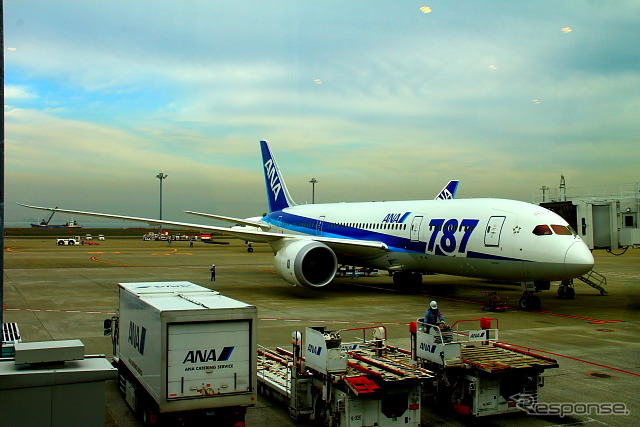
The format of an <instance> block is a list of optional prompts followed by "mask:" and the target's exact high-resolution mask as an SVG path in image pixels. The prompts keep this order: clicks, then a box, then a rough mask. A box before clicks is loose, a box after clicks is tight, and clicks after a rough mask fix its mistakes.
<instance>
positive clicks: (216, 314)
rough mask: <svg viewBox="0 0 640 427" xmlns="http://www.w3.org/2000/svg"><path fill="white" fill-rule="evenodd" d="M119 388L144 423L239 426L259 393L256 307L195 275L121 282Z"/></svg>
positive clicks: (111, 324) (111, 328) (115, 324)
mask: <svg viewBox="0 0 640 427" xmlns="http://www.w3.org/2000/svg"><path fill="white" fill-rule="evenodd" d="M119 292H120V308H119V312H118V315H117V316H115V317H114V318H112V319H108V320H107V321H106V322H105V328H106V332H111V333H112V336H113V340H114V352H115V355H114V356H115V358H114V364H115V365H116V366H117V368H118V370H119V377H120V388H121V391H122V392H123V394H124V396H125V399H126V401H127V403H128V404H129V406H131V408H132V409H133V410H134V412H136V413H138V414H140V415H141V417H142V418H143V420H144V421H145V422H146V423H149V424H154V423H157V422H163V423H169V424H176V423H178V422H180V421H184V420H187V419H189V418H191V419H205V418H213V419H215V423H216V425H234V426H239V425H243V423H244V414H245V412H246V408H247V407H248V406H252V405H254V403H255V399H256V368H255V367H256V343H255V332H256V318H257V317H256V315H257V313H256V307H254V306H252V305H249V304H246V303H243V302H241V301H237V300H234V299H231V298H228V297H225V296H223V295H220V293H219V292H215V291H212V290H210V289H207V288H204V287H201V286H198V285H195V284H193V283H190V282H141V283H120V284H119Z"/></svg>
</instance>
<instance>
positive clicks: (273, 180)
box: [264, 159, 282, 200]
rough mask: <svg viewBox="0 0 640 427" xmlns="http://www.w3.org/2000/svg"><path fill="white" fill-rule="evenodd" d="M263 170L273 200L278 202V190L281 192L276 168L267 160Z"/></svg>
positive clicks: (271, 161)
mask: <svg viewBox="0 0 640 427" xmlns="http://www.w3.org/2000/svg"><path fill="white" fill-rule="evenodd" d="M264 168H265V173H266V174H267V181H268V182H269V186H270V187H271V192H272V193H273V200H278V196H279V195H280V190H282V184H280V179H279V178H278V174H277V173H276V168H275V166H274V165H273V160H271V159H269V160H267V162H266V163H265V164H264Z"/></svg>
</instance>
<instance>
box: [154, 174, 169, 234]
mask: <svg viewBox="0 0 640 427" xmlns="http://www.w3.org/2000/svg"><path fill="white" fill-rule="evenodd" d="M167 176H168V175H165V174H163V173H162V172H160V173H159V174H158V175H156V178H158V179H159V180H160V219H162V181H163V180H165V179H167ZM160 233H162V224H160Z"/></svg>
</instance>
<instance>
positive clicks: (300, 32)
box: [4, 0, 640, 223]
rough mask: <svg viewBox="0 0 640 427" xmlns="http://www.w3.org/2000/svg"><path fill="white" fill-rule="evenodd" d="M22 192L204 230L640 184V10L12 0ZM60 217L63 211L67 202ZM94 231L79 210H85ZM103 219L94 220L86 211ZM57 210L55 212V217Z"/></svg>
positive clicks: (591, 5)
mask: <svg viewBox="0 0 640 427" xmlns="http://www.w3.org/2000/svg"><path fill="white" fill-rule="evenodd" d="M4 15H5V16H4V31H5V34H4V37H5V40H4V47H5V52H4V55H5V105H4V112H5V221H7V222H9V221H29V220H34V219H35V218H39V217H42V213H41V212H38V211H32V210H29V209H26V208H23V207H20V206H17V205H16V204H15V203H14V202H23V203H28V204H34V205H38V206H59V207H61V208H66V209H73V210H82V211H96V212H106V213H115V214H123V215H131V216H138V217H154V218H157V217H158V215H159V188H160V180H159V179H158V178H156V176H157V175H158V174H159V173H160V172H162V173H164V174H165V175H167V178H166V179H165V180H163V181H162V186H163V218H164V219H173V220H178V221H189V222H202V221H205V222H206V221H207V220H206V219H202V218H197V217H193V216H189V215H186V214H184V213H183V211H184V210H194V211H200V212H209V213H218V214H221V215H229V216H236V217H250V216H256V215H261V214H262V213H263V212H265V211H266V196H265V186H264V182H263V175H262V164H261V163H262V162H261V158H260V150H259V141H260V140H267V141H269V143H270V146H271V149H272V151H273V153H274V155H275V156H276V160H277V162H278V165H279V167H280V170H281V172H282V175H283V177H284V179H285V181H286V183H287V186H288V187H289V190H290V193H291V195H292V197H293V199H294V200H295V201H296V202H298V203H309V202H311V197H312V196H311V193H312V186H311V184H310V183H309V181H310V180H311V179H312V178H316V180H317V181H318V183H317V184H316V185H315V201H316V202H317V203H325V202H356V201H371V200H409V199H431V198H433V197H434V196H435V195H436V194H437V192H438V191H439V190H440V189H441V188H442V187H443V186H444V184H445V183H446V182H447V181H448V180H449V179H460V180H461V184H460V187H459V189H458V195H457V197H460V198H473V197H499V198H510V199H517V200H523V201H527V202H531V201H533V200H534V197H536V196H538V194H541V191H540V187H541V186H543V185H545V186H549V187H552V188H556V187H558V185H559V181H560V175H564V176H565V178H566V181H567V187H568V189H569V192H570V191H571V189H572V188H574V187H580V188H586V187H603V186H617V185H622V184H628V183H635V182H639V181H640V168H639V167H638V165H639V161H640V140H639V139H640V117H639V114H640V113H639V112H640V49H638V45H639V44H640V25H638V24H639V23H640V2H638V1H631V0H629V1H623V0H614V1H607V2H602V1H595V0H565V1H557V0H549V1H545V0H535V1H534V0H519V1H508V0H503V1H492V0H487V1H471V0H459V1H450V0H447V1H445V0H433V1H413V0H402V1H390V0H389V1H380V0H369V1H360V0H353V1H344V0H341V1H337V0H325V1H321V2H311V1H302V0H298V1H291V0H289V1H277V0H273V1H255V0H254V1H242V0H240V1H238V0H234V1H221V0H214V1H180V2H176V1H164V0H154V1H145V0H138V1H121V0H110V1H65V0H57V1H55V2H52V1H50V0H47V1H36V0H5V2H4ZM57 218H58V220H59V221H60V220H62V219H66V218H68V216H66V217H65V216H64V215H60V216H58V217H57ZM76 219H78V220H79V222H80V223H82V221H83V219H82V218H76ZM94 221H95V220H94ZM54 222H55V221H54Z"/></svg>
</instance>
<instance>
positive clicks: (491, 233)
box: [484, 216, 507, 246]
mask: <svg viewBox="0 0 640 427" xmlns="http://www.w3.org/2000/svg"><path fill="white" fill-rule="evenodd" d="M505 219H507V218H506V217H504V216H492V217H491V218H489V223H488V224H487V228H486V230H485V233H484V245H485V246H499V245H500V233H501V232H502V226H503V225H504V221H505Z"/></svg>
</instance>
